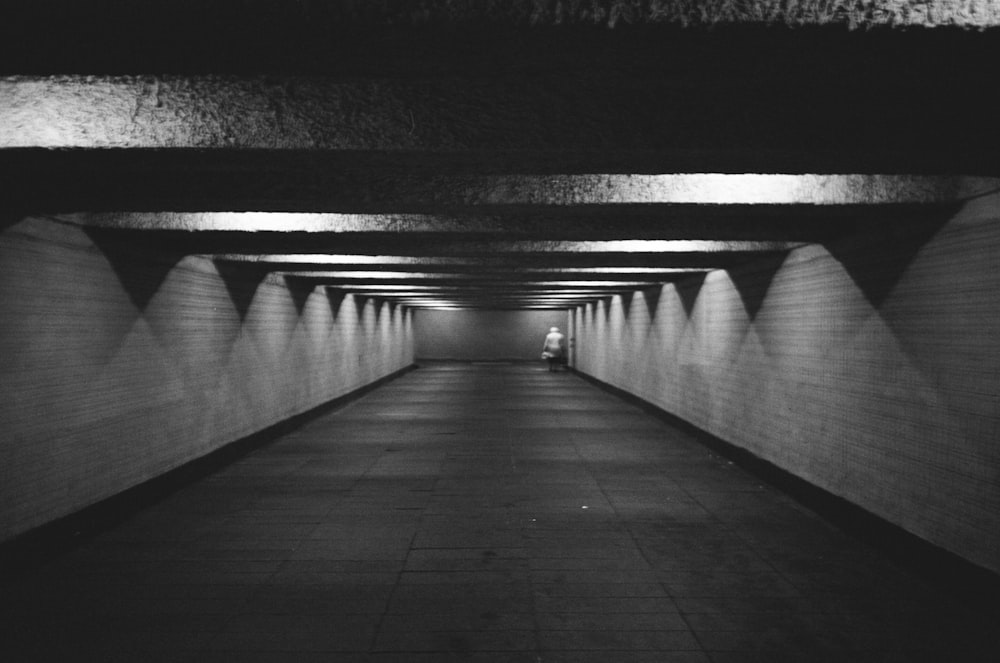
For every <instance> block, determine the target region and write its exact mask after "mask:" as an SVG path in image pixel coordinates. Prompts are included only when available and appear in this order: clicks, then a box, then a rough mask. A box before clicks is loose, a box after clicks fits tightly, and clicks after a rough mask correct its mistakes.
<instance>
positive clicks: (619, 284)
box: [330, 278, 661, 290]
mask: <svg viewBox="0 0 1000 663" xmlns="http://www.w3.org/2000/svg"><path fill="white" fill-rule="evenodd" d="M331 280H334V281H338V283H337V284H330V285H342V286H343V288H344V289H350V288H352V287H353V284H351V283H349V282H347V279H331ZM366 280H368V281H377V280H378V279H377V278H371V279H366ZM461 281H462V284H463V285H470V286H475V285H479V286H482V287H483V288H484V289H486V290H488V289H489V288H490V286H501V287H502V286H505V285H510V286H513V287H529V286H541V287H552V286H579V287H594V288H596V287H608V288H623V289H624V288H648V287H650V286H654V285H661V284H660V283H659V282H658V281H597V280H594V281H583V280H574V281H571V280H562V279H552V280H546V281H538V280H532V281H520V280H510V281H477V280H474V279H462V280H461ZM359 285H368V284H366V283H360V284H359ZM372 285H377V284H372Z"/></svg>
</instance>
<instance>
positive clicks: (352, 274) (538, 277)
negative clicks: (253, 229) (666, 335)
mask: <svg viewBox="0 0 1000 663" xmlns="http://www.w3.org/2000/svg"><path fill="white" fill-rule="evenodd" d="M275 273H276V274H278V275H279V276H297V277H300V278H309V279H337V280H345V281H346V280H361V281H364V280H381V281H387V280H388V281H393V280H405V281H420V280H426V281H443V280H453V281H466V280H477V279H478V280H482V281H515V282H516V281H519V280H531V281H551V280H555V281H559V280H562V279H563V278H565V274H564V273H563V272H562V271H560V270H554V271H552V272H542V273H537V272H536V271H535V270H525V271H523V272H514V271H507V272H495V271H479V272H389V271H384V272H383V271H378V270H372V271H334V270H331V271H326V270H324V271H307V272H285V271H279V272H275ZM546 274H551V276H546ZM585 275H586V274H583V275H579V274H578V275H576V276H585ZM595 276H603V277H604V278H605V279H606V278H607V277H608V274H607V273H604V274H599V275H598V274H595ZM625 276H628V275H627V274H625Z"/></svg>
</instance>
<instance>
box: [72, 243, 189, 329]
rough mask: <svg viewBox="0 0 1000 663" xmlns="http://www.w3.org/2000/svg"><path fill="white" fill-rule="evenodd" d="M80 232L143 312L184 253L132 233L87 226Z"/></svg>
mask: <svg viewBox="0 0 1000 663" xmlns="http://www.w3.org/2000/svg"><path fill="white" fill-rule="evenodd" d="M83 232H84V233H85V234H86V235H87V237H88V238H89V239H90V241H91V242H92V243H93V245H94V246H95V247H96V248H97V249H98V251H100V252H101V254H102V255H104V257H105V258H106V259H107V261H108V264H109V265H110V266H111V268H112V270H113V271H114V272H115V275H116V276H117V277H118V280H119V281H120V282H121V285H122V288H123V289H124V290H125V291H126V293H128V296H129V298H130V299H131V300H132V303H133V304H135V306H136V308H137V309H138V310H140V311H145V310H146V307H147V306H148V305H149V302H150V301H151V300H152V299H153V297H154V296H156V293H157V292H159V290H160V286H162V285H163V282H164V281H165V280H166V279H167V276H168V275H169V274H170V272H171V271H172V270H173V269H174V267H176V266H177V264H178V263H179V262H180V261H181V260H182V259H183V258H184V256H185V253H184V251H181V250H179V249H176V248H172V247H169V246H166V247H164V246H162V245H158V244H157V243H156V242H155V241H154V240H152V239H147V237H144V236H142V235H141V234H139V233H136V232H133V231H128V230H119V229H111V228H96V227H89V228H84V229H83Z"/></svg>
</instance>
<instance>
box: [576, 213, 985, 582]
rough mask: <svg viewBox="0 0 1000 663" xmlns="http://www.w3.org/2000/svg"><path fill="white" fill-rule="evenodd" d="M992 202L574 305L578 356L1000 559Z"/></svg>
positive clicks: (981, 556) (870, 504)
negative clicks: (924, 222) (932, 220)
mask: <svg viewBox="0 0 1000 663" xmlns="http://www.w3.org/2000/svg"><path fill="white" fill-rule="evenodd" d="M998 293H1000V197H998V196H997V195H993V196H992V197H987V198H981V199H978V200H974V201H972V202H970V203H968V204H966V206H965V207H964V208H963V209H961V210H959V211H957V213H956V212H954V211H952V212H949V213H948V215H945V216H944V217H943V218H942V219H941V223H940V225H936V226H934V227H931V228H929V229H924V230H923V231H920V232H915V231H910V230H902V231H900V230H897V231H894V232H885V231H882V232H880V231H868V232H866V234H864V235H857V236H855V237H853V238H846V239H842V240H839V241H835V242H831V243H830V244H828V245H824V246H820V245H809V246H804V247H802V248H800V249H798V250H795V251H792V252H791V253H790V254H787V255H783V256H780V257H776V258H775V259H770V260H763V261H759V262H757V263H755V264H753V265H750V266H747V267H745V268H743V269H740V270H733V271H732V272H727V271H723V270H720V271H714V272H711V273H709V274H708V275H707V276H706V277H705V278H704V280H694V281H687V282H685V283H684V284H682V285H681V286H680V287H675V286H674V285H667V286H665V287H663V288H662V289H661V290H656V291H651V292H650V291H647V292H639V293H635V294H634V296H632V297H630V298H628V297H626V298H621V297H619V298H616V299H614V300H613V301H611V303H610V304H599V305H597V306H592V307H589V308H587V309H580V310H577V311H576V312H574V314H573V317H574V324H575V327H576V341H577V355H576V362H577V368H578V369H579V370H581V371H582V372H584V373H587V374H590V375H593V376H594V377H596V378H598V379H600V380H602V381H604V382H607V383H610V384H612V385H614V386H616V387H618V388H621V389H624V390H626V391H628V392H630V393H633V394H635V395H637V396H639V397H641V398H643V399H645V400H647V401H649V402H651V403H653V404H655V405H657V406H659V407H661V408H663V409H664V410H666V411H668V412H670V413H672V414H675V415H677V416H679V417H681V418H683V419H685V420H687V421H689V422H691V423H693V424H695V425H696V426H698V427H700V428H702V429H704V430H706V431H708V432H709V433H711V434H713V435H715V436H716V437H719V438H722V439H723V440H726V441H727V442H730V443H732V444H734V445H737V446H739V447H742V448H745V449H747V450H749V451H750V452H752V453H754V454H755V455H757V456H759V457H762V458H764V459H766V460H768V461H770V462H772V463H774V464H775V465H777V466H779V467H781V468H783V469H785V470H787V471H789V472H791V473H793V474H795V475H797V476H799V477H801V478H804V479H806V480H808V481H809V482H811V483H813V484H815V485H817V486H819V487H821V488H823V489H826V490H827V491H830V492H832V493H834V494H836V495H838V496H841V497H844V498H846V499H848V500H850V501H851V502H853V503H855V504H858V505H860V506H862V507H864V508H865V509H867V510H869V511H871V512H873V513H875V514H877V515H879V516H881V517H883V518H885V519H887V520H889V521H890V522H893V523H896V524H898V525H900V526H902V527H903V528H904V529H906V530H908V531H910V532H912V533H914V534H916V535H918V536H920V537H922V538H924V539H926V540H929V541H931V542H932V543H934V544H937V545H939V546H941V547H944V548H946V549H948V550H951V551H952V552H955V553H957V554H959V555H961V556H963V557H965V558H967V559H969V560H971V561H973V562H975V563H977V564H979V565H982V566H985V567H987V568H990V569H993V570H994V571H1000V515H998V514H1000V294H998Z"/></svg>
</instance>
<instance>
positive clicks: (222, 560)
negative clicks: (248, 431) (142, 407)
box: [0, 364, 1000, 663]
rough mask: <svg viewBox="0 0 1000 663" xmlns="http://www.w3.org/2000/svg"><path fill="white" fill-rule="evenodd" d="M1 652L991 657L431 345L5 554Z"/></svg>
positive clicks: (893, 591)
mask: <svg viewBox="0 0 1000 663" xmlns="http://www.w3.org/2000/svg"><path fill="white" fill-rule="evenodd" d="M0 595H2V598H0V604H2V615H0V616H2V619H3V622H4V624H5V631H6V635H5V637H4V638H3V639H2V640H0V642H2V644H0V659H2V660H5V661H12V662H13V661H41V660H45V661H48V660H58V661H74V660H80V661H82V660H92V661H151V660H163V661H245V662H253V661H350V662H353V661H372V662H389V661H408V662H409V661H417V662H419V661H428V662H429V661H435V662H437V661H451V660H456V661H457V660H472V661H526V662H527V661H532V662H539V661H542V662H550V661H552V662H554V661H567V662H568V661H574V662H586V661H601V662H606V661H683V662H696V661H698V662H701V661H712V662H715V663H728V662H735V661H806V660H808V661H915V660H916V661H941V660H948V659H953V660H960V661H973V660H991V659H990V656H991V655H994V654H995V652H996V651H998V647H1000V638H998V636H997V635H996V634H995V633H993V631H994V630H995V629H994V628H993V627H994V626H995V624H991V623H989V622H988V619H987V618H986V617H984V616H982V615H977V614H975V613H973V612H972V611H971V610H970V609H969V608H967V607H965V606H963V605H962V604H961V603H959V602H958V601H957V600H954V599H952V598H949V597H946V596H942V595H941V594H940V592H939V591H938V590H936V589H933V588H931V587H930V586H928V585H925V584H924V583H922V582H921V581H919V580H917V579H914V578H913V577H911V576H909V575H907V574H906V573H904V572H903V571H902V570H900V569H898V568H897V567H895V566H893V565H892V564H891V563H890V562H889V561H887V560H886V559H885V558H884V557H883V556H882V555H881V554H880V553H879V552H877V551H875V550H872V549H871V548H868V547H866V546H865V545H864V544H862V543H859V542H857V541H855V540H853V539H851V538H850V537H848V536H847V535H845V534H843V533H841V532H840V531H839V530H837V529H836V528H834V527H833V526H831V525H830V524H828V523H827V522H826V521H824V520H822V519H821V518H819V517H817V516H816V515H815V514H813V513H811V512H810V511H808V510H806V509H805V508H803V507H801V506H800V505H798V504H797V503H796V502H795V501H793V500H792V499H790V498H789V497H787V496H785V495H783V494H782V493H780V492H779V491H777V490H775V489H773V488H771V487H769V486H767V485H764V484H762V483H761V481H760V480H758V479H756V478H754V477H753V476H752V475H750V474H748V473H746V472H745V471H743V470H742V469H740V468H739V467H737V466H735V465H733V464H731V463H729V462H728V461H726V460H724V459H722V458H720V457H718V456H716V455H713V454H712V453H710V452H709V451H708V450H707V449H706V448H705V447H703V446H701V445H700V444H699V443H697V442H695V441H694V440H693V439H692V438H691V437H690V436H688V435H687V434H685V433H683V432H680V431H678V430H676V429H673V428H671V427H669V426H668V425H666V424H665V423H663V422H662V421H660V420H658V419H656V418H654V417H652V416H650V415H648V414H646V413H644V412H643V411H641V410H640V409H638V408H636V407H634V406H632V405H629V404H627V403H625V402H623V401H621V400H619V399H618V398H616V397H615V396H612V395H610V394H607V393H605V392H603V391H601V390H600V389H598V388H596V387H594V386H592V385H590V384H588V383H587V382H585V381H584V380H582V379H581V378H579V377H577V376H576V375H573V374H571V373H557V374H552V373H548V372H547V371H546V370H545V369H544V367H541V366H537V365H529V364H437V365H426V366H423V367H421V368H419V369H418V370H415V371H411V372H410V373H407V374H405V375H404V376H403V377H401V378H399V379H397V380H395V381H393V382H391V383H389V384H388V385H386V386H384V387H382V388H380V389H378V390H376V391H374V392H371V393H369V394H368V395H366V396H364V397H363V398H361V399H359V400H356V401H354V402H352V403H350V404H348V405H347V406H345V407H343V408H341V409H339V410H337V411H335V412H333V413H330V414H326V415H324V416H322V417H319V418H316V419H313V420H312V421H311V422H309V423H307V424H306V425H304V426H303V427H301V428H299V429H297V430H295V431H294V432H292V433H290V434H288V435H286V436H284V437H282V438H280V439H278V440H277V441H275V442H273V443H271V444H269V445H267V446H264V447H262V448H259V449H257V450H256V451H254V452H252V453H250V454H248V455H246V456H244V457H243V458H241V459H240V460H238V461H237V462H235V463H233V464H231V465H229V466H227V467H226V468H225V469H223V470H221V471H219V472H216V473H214V474H212V475H210V476H208V477H206V478H204V479H202V480H200V481H197V482H195V483H192V484H189V485H186V486H183V487H181V488H179V489H178V490H176V491H175V492H174V493H172V494H171V495H169V496H168V497H166V498H165V499H163V500H161V501H160V502H158V503H157V504H155V505H154V506H152V507H150V508H147V509H145V510H143V511H141V512H139V513H138V514H136V515H134V516H133V517H131V518H130V519H128V520H127V521H125V522H123V523H121V524H120V525H119V526H117V527H115V528H113V529H111V530H109V531H106V532H104V533H101V534H99V535H97V536H96V537H94V538H92V539H90V540H88V541H85V542H83V543H82V544H81V545H79V546H77V547H76V548H75V549H74V550H72V551H71V552H68V553H66V554H64V555H62V556H60V557H59V558H57V559H55V560H54V561H52V562H51V563H49V564H47V565H45V566H43V567H41V568H39V569H34V570H31V571H28V572H26V573H24V574H22V575H21V576H20V577H19V578H18V579H17V580H16V581H14V582H12V583H11V584H10V585H9V586H7V587H4V588H3V591H2V593H0Z"/></svg>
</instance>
